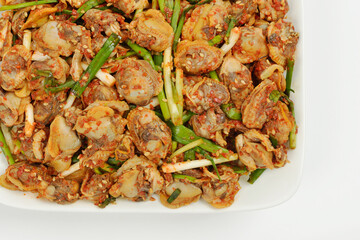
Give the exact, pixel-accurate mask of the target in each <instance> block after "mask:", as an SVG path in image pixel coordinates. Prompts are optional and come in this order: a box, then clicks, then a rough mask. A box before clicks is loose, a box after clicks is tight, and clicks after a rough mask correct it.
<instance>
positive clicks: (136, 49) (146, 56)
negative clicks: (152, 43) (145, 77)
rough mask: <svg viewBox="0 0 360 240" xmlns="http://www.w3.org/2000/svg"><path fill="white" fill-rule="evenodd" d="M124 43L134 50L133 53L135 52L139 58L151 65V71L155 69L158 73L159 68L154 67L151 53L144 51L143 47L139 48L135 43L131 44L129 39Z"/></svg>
mask: <svg viewBox="0 0 360 240" xmlns="http://www.w3.org/2000/svg"><path fill="white" fill-rule="evenodd" d="M125 43H126V44H127V45H128V46H129V47H130V48H131V49H132V50H134V52H136V54H137V55H139V56H141V57H142V58H143V59H145V60H146V61H148V62H149V63H150V65H151V67H152V68H153V69H155V70H156V71H160V70H161V68H160V67H159V66H156V65H155V63H154V60H153V58H152V56H151V53H150V52H149V51H148V50H146V49H145V48H143V47H140V46H139V45H137V44H136V43H133V42H131V41H130V40H129V39H127V40H126V41H125Z"/></svg>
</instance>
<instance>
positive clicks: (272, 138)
mask: <svg viewBox="0 0 360 240" xmlns="http://www.w3.org/2000/svg"><path fill="white" fill-rule="evenodd" d="M269 139H270V142H271V144H272V145H273V147H274V148H276V147H277V145H278V140H276V138H274V137H273V136H270V137H269Z"/></svg>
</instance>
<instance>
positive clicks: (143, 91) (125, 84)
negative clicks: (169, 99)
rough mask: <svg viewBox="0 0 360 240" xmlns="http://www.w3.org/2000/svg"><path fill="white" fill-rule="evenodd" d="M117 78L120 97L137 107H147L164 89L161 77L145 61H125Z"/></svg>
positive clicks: (119, 69)
mask: <svg viewBox="0 0 360 240" xmlns="http://www.w3.org/2000/svg"><path fill="white" fill-rule="evenodd" d="M115 78H116V88H117V91H118V93H119V95H120V96H122V97H124V98H125V99H126V101H127V102H129V103H134V104H136V105H141V106H144V105H147V104H148V103H149V102H150V100H151V98H152V97H154V96H156V95H158V94H159V93H160V92H161V90H162V89H163V81H162V80H161V75H160V74H159V73H158V72H156V71H155V70H154V69H153V68H152V67H151V65H150V64H149V63H148V62H147V61H145V60H136V59H133V58H127V59H124V60H123V61H121V62H120V64H119V66H118V72H117V74H116V76H115Z"/></svg>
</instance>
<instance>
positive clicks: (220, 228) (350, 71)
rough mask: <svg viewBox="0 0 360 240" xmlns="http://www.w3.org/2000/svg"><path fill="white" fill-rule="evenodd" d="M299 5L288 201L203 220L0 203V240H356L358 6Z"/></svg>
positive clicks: (307, 0) (316, 0)
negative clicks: (300, 141)
mask: <svg viewBox="0 0 360 240" xmlns="http://www.w3.org/2000/svg"><path fill="white" fill-rule="evenodd" d="M290 1H291V0H290ZM304 7H305V9H304V12H305V34H304V36H303V37H304V39H305V42H304V45H305V46H304V48H305V81H306V86H307V89H306V91H307V93H306V108H307V112H306V144H305V146H306V148H305V151H306V152H305V162H304V170H303V179H302V183H301V185H300V187H299V190H298V192H297V193H296V194H295V196H294V197H293V198H291V199H290V200H289V201H287V202H286V203H283V204H282V205H280V206H277V207H273V208H271V209H267V210H260V211H255V212H240V213H226V214H206V215H202V214H200V215H195V214H187V215H176V214H171V215H165V214H163V215H161V214H158V215H153V214H147V215H139V214H137V215H134V214H132V215H128V214H106V213H105V214H84V213H77V214H71V213H62V214H61V213H46V212H35V211H26V210H18V209H14V208H10V207H6V206H4V205H0V239H6V240H10V239H27V240H30V239H37V240H40V239H75V238H76V239H85V238H86V239H104V238H108V239H111V238H113V239H127V240H128V239H129V240H130V239H138V238H140V237H141V238H143V239H145V238H146V239H153V238H154V239H155V238H156V239H162V238H166V239H182V240H185V239H218V240H225V239H230V238H232V239H251V240H254V239H327V240H328V239H340V238H341V239H347V240H348V239H360V234H359V229H360V220H359V215H360V154H359V149H360V138H359V136H360V128H359V124H360V98H359V97H360V77H359V70H360V27H359V23H358V21H359V20H358V18H359V11H358V9H360V1H359V0H342V1H338V0H336V1H335V0H304ZM240 194H241V192H240ZM259 197H261V196H259Z"/></svg>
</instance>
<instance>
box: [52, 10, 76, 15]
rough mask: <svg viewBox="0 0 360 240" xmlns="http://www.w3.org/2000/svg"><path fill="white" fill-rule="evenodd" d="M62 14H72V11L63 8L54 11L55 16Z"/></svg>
mask: <svg viewBox="0 0 360 240" xmlns="http://www.w3.org/2000/svg"><path fill="white" fill-rule="evenodd" d="M62 14H66V15H72V14H73V12H72V11H71V10H67V9H64V10H62V11H61V12H56V13H55V15H56V16H59V15H62Z"/></svg>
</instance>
